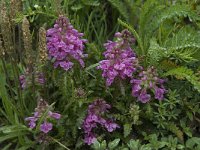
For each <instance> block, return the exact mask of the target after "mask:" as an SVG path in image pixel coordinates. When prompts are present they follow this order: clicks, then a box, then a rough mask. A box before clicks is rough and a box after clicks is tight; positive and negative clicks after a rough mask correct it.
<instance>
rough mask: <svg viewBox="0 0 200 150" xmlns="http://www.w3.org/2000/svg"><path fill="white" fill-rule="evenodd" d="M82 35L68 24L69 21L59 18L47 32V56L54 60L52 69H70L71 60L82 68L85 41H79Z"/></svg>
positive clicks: (62, 17)
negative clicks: (75, 61)
mask: <svg viewBox="0 0 200 150" xmlns="http://www.w3.org/2000/svg"><path fill="white" fill-rule="evenodd" d="M82 36H83V33H79V32H78V31H77V30H76V29H74V27H73V26H72V25H71V24H70V22H69V20H68V19H67V18H66V17H64V16H60V17H59V18H58V19H57V20H56V23H55V25H54V27H53V28H51V29H49V30H47V48H48V53H49V56H50V58H51V59H52V60H54V67H55V68H57V67H59V66H60V67H61V68H63V69H64V70H66V71H67V70H69V69H70V68H72V66H73V65H74V63H73V62H72V61H73V60H77V61H78V62H79V63H80V65H81V66H82V67H84V61H83V58H85V57H86V56H87V55H86V54H83V49H84V47H85V46H84V44H85V43H86V41H87V40H85V39H81V38H82Z"/></svg>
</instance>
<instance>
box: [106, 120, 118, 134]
mask: <svg viewBox="0 0 200 150" xmlns="http://www.w3.org/2000/svg"><path fill="white" fill-rule="evenodd" d="M105 127H106V129H107V130H108V132H113V131H114V130H116V128H119V125H118V124H116V123H114V122H113V121H112V120H107V121H106V123H105Z"/></svg>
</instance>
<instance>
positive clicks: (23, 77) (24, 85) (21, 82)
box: [19, 75, 26, 89]
mask: <svg viewBox="0 0 200 150" xmlns="http://www.w3.org/2000/svg"><path fill="white" fill-rule="evenodd" d="M19 81H20V85H21V88H22V89H25V87H26V76H25V75H20V76H19Z"/></svg>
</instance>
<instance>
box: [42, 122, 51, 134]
mask: <svg viewBox="0 0 200 150" xmlns="http://www.w3.org/2000/svg"><path fill="white" fill-rule="evenodd" d="M52 128H53V125H52V123H48V122H46V121H45V122H44V123H43V124H41V125H40V131H42V132H44V133H48V132H49V131H51V130H52Z"/></svg>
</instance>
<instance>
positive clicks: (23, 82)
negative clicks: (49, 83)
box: [19, 68, 45, 89]
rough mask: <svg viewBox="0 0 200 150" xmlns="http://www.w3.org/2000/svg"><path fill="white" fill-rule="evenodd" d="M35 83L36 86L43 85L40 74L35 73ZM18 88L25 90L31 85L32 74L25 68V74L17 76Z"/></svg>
mask: <svg viewBox="0 0 200 150" xmlns="http://www.w3.org/2000/svg"><path fill="white" fill-rule="evenodd" d="M34 77H35V83H36V84H38V85H43V84H44V83H45V77H44V74H43V73H41V72H37V71H36V72H35V74H34ZM19 81H20V86H21V88H22V89H25V88H26V87H27V86H29V85H31V83H32V72H30V70H29V69H28V68H27V69H26V71H25V73H24V74H22V75H20V76H19Z"/></svg>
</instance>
